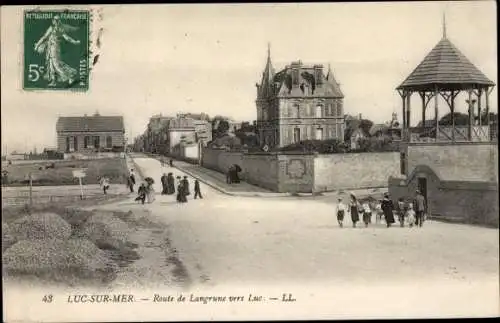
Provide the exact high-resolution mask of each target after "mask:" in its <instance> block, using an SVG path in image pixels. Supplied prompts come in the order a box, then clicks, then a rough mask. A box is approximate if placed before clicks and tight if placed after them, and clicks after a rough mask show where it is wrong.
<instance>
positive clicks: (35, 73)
mask: <svg viewBox="0 0 500 323" xmlns="http://www.w3.org/2000/svg"><path fill="white" fill-rule="evenodd" d="M43 73H45V67H44V66H38V64H30V65H29V67H28V80H30V81H31V82H36V81H38V80H39V79H40V77H41V76H42V75H43Z"/></svg>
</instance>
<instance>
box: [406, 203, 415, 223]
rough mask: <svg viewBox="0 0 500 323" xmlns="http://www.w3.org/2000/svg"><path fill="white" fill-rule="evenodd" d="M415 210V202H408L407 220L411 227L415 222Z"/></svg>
mask: <svg viewBox="0 0 500 323" xmlns="http://www.w3.org/2000/svg"><path fill="white" fill-rule="evenodd" d="M415 219H416V217H415V211H414V210H413V203H410V204H408V210H407V211H406V222H407V223H408V226H409V227H410V228H412V227H413V225H414V224H415Z"/></svg>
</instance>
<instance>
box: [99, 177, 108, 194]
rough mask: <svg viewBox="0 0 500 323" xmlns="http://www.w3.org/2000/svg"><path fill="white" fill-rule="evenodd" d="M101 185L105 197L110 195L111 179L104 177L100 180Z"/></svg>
mask: <svg viewBox="0 0 500 323" xmlns="http://www.w3.org/2000/svg"><path fill="white" fill-rule="evenodd" d="M99 184H100V185H101V188H102V190H103V192H104V195H106V194H108V193H107V192H108V189H109V179H108V178H107V177H106V176H102V177H101V179H100V180H99Z"/></svg>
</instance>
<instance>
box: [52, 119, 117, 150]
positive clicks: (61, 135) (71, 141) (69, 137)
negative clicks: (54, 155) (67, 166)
mask: <svg viewBox="0 0 500 323" xmlns="http://www.w3.org/2000/svg"><path fill="white" fill-rule="evenodd" d="M56 131H57V150H58V151H59V152H66V153H70V152H83V153H84V152H93V151H102V150H113V149H115V150H123V148H124V145H125V126H124V123H123V117H122V116H101V115H99V113H96V114H94V115H92V116H86V115H85V116H83V117H60V118H59V119H58V120H57V124H56Z"/></svg>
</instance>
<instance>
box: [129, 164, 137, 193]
mask: <svg viewBox="0 0 500 323" xmlns="http://www.w3.org/2000/svg"><path fill="white" fill-rule="evenodd" d="M128 184H129V188H130V193H134V185H135V174H134V170H133V169H131V170H130V175H129V176H128Z"/></svg>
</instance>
